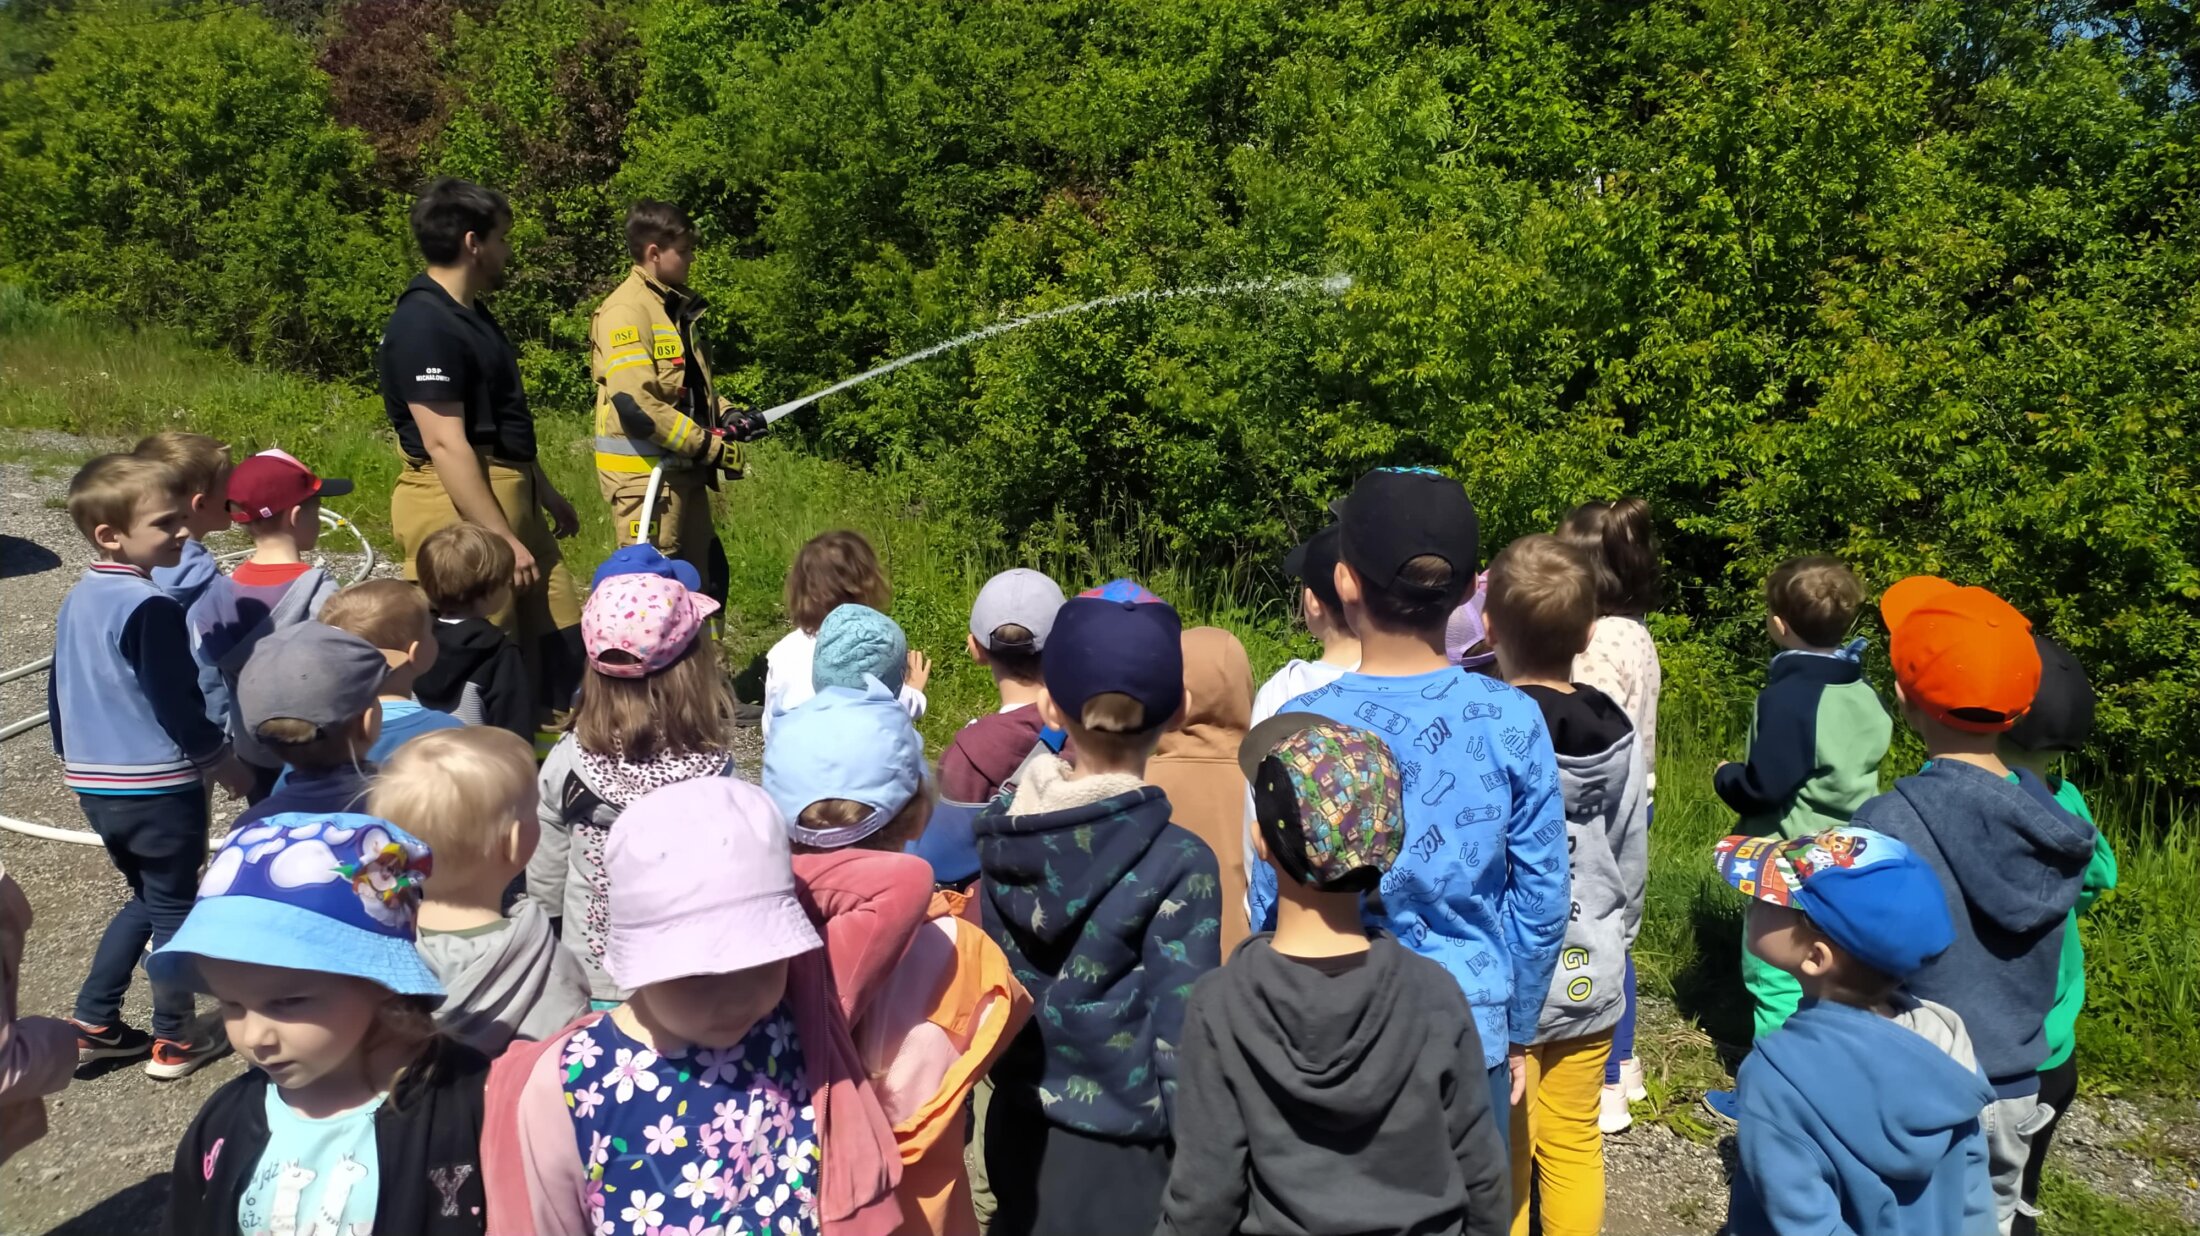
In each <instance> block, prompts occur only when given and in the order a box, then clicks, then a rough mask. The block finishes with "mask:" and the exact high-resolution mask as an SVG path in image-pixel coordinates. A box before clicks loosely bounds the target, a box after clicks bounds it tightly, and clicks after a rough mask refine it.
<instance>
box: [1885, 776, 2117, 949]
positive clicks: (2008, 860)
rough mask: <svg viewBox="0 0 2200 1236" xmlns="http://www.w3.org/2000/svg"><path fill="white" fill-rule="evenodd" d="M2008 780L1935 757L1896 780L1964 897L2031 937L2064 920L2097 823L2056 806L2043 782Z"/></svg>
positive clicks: (2001, 925) (1991, 917)
mask: <svg viewBox="0 0 2200 1236" xmlns="http://www.w3.org/2000/svg"><path fill="white" fill-rule="evenodd" d="M2017 776H2018V780H2017V781H2014V782H2012V781H2009V780H2006V779H2004V778H2001V777H1997V776H1995V775H1994V774H1992V773H1990V772H1988V771H1986V770H1985V769H1983V768H1980V767H1978V766H1976V765H1973V764H1966V763H1963V762H1961V761H1959V760H1936V761H1934V762H1933V763H1932V764H1931V765H1929V766H1928V767H1926V768H1925V770H1924V771H1922V772H1920V773H1918V774H1917V775H1916V776H1913V777H1904V778H1903V779H1901V780H1900V781H1897V782H1895V785H1894V792H1895V793H1897V794H1900V795H1901V796H1902V797H1903V798H1904V799H1906V800H1907V801H1908V802H1909V804H1910V806H1911V808H1912V809H1913V810H1915V811H1916V812H1917V815H1918V818H1919V819H1921V820H1925V821H1929V825H1930V829H1931V832H1932V835H1933V840H1934V842H1935V843H1936V844H1937V845H1938V846H1939V847H1940V852H1941V853H1942V854H1943V855H1945V856H1946V858H1947V860H1948V871H1949V875H1950V876H1951V877H1952V878H1953V879H1954V880H1955V882H1956V884H1957V885H1958V886H1959V887H1961V889H1962V890H1963V898H1964V900H1965V901H1967V902H1968V903H1970V905H1971V906H1972V908H1973V909H1974V910H1975V911H1976V912H1977V913H1979V914H1982V915H1984V916H1985V917H1986V918H1987V919H1988V920H1989V921H1991V922H1992V923H1993V924H1994V925H1995V926H1997V927H1999V928H2001V929H2002V930H2004V931H2009V932H2014V933H2018V934H2027V933H2031V932H2037V931H2041V930H2044V929H2046V928H2048V927H2050V926H2052V925H2054V924H2055V923H2058V922H2060V921H2062V919H2063V917H2064V916H2065V915H2067V914H2068V913H2069V912H2070V906H2071V903H2072V901H2073V900H2074V896H2073V895H2066V894H2070V893H2071V891H2072V889H2073V888H2074V886H2075V885H2076V883H2077V881H2078V880H2080V879H2081V878H2082V877H2083V876H2084V873H2085V867H2086V864H2087V863H2088V862H2090V861H2092V858H2093V842H2094V838H2095V836H2096V835H2097V834H2096V833H2095V832H2094V829H2093V826H2092V825H2090V824H2087V823H2086V822H2085V821H2083V820H2081V819H2079V818H2078V817H2076V816H2074V815H2072V814H2070V813H2069V812H2068V811H2065V810H2063V809H2062V808H2061V807H2060V806H2057V805H2056V804H2055V801H2054V797H2053V795H2052V794H2051V793H2049V792H2048V789H2047V787H2046V786H2045V785H2044V784H2042V783H2041V781H2040V780H2039V778H2037V777H2034V776H2033V775H2032V774H2031V773H2028V772H2019V773H2018V774H2017Z"/></svg>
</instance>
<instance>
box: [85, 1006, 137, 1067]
mask: <svg viewBox="0 0 2200 1236" xmlns="http://www.w3.org/2000/svg"><path fill="white" fill-rule="evenodd" d="M69 1024H70V1025H72V1026H75V1027H76V1062H77V1063H78V1064H90V1063H91V1062H92V1061H94V1060H127V1059H129V1058H130V1057H132V1056H142V1055H144V1054H145V1053H146V1052H148V1051H151V1050H152V1047H153V1036H152V1035H149V1034H147V1033H145V1032H144V1031H143V1030H140V1029H138V1028H137V1027H135V1026H130V1025H125V1024H123V1023H122V1022H119V1021H118V1022H116V1023H114V1024H113V1025H111V1026H87V1025H85V1024H84V1023H83V1022H81V1021H78V1020H77V1019H76V1018H74V1017H71V1018H70V1019H69Z"/></svg>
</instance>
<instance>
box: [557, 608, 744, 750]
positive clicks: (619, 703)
mask: <svg viewBox="0 0 2200 1236" xmlns="http://www.w3.org/2000/svg"><path fill="white" fill-rule="evenodd" d="M732 728H733V696H732V694H731V693H730V692H728V691H727V689H726V676H725V674H724V672H722V671H721V670H720V669H719V668H718V645H717V644H716V643H714V642H712V641H711V640H709V639H704V638H700V637H698V638H696V639H694V640H692V641H690V642H689V643H688V647H687V651H686V652H683V653H681V654H680V659H679V660H677V661H674V662H673V663H672V664H670V665H668V666H666V667H664V668H663V669H661V670H658V671H657V672H656V673H654V674H651V675H649V676H648V677H646V678H613V677H612V676H610V675H609V674H604V673H600V672H598V671H597V669H596V667H595V666H594V665H590V666H589V667H588V674H587V677H586V678H585V679H584V680H583V681H582V683H581V698H580V703H579V704H578V705H576V706H575V707H574V709H573V726H572V729H573V733H574V736H575V737H576V738H577V739H578V740H579V742H580V745H581V749H582V750H584V751H593V752H595V753H596V754H598V755H615V756H618V757H619V758H620V759H624V760H629V761H632V762H634V763H647V762H648V761H650V760H654V759H659V758H662V757H664V756H668V755H698V754H702V753H705V752H711V751H723V750H725V749H726V743H727V736H728V733H729V732H730V731H731V730H732Z"/></svg>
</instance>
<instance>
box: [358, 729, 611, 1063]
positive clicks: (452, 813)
mask: <svg viewBox="0 0 2200 1236" xmlns="http://www.w3.org/2000/svg"><path fill="white" fill-rule="evenodd" d="M367 810H368V811H369V812H370V813H372V814H374V815H376V816H380V817H381V818H383V819H386V820H388V821H390V822H391V823H393V824H396V825H397V826H398V827H400V828H403V829H405V830H406V831H407V832H410V833H412V834H413V835H414V836H416V837H419V838H420V839H422V840H423V841H426V842H427V843H428V848H429V850H430V851H431V852H432V853H434V855H435V870H434V871H433V872H432V873H431V874H430V875H429V876H428V881H427V886H426V894H427V896H426V900H424V901H423V902H422V903H421V906H420V942H419V947H420V956H421V958H422V960H424V961H426V962H427V963H428V968H429V969H430V970H433V971H434V972H435V976H436V979H437V980H438V981H439V982H441V983H442V984H443V990H444V992H445V997H444V1000H443V1003H442V1005H441V1006H440V1007H438V1008H437V1009H436V1011H435V1020H436V1024H437V1026H439V1027H440V1028H441V1029H442V1031H443V1032H444V1033H445V1034H447V1035H449V1036H450V1037H452V1038H454V1039H457V1040H458V1041H459V1042H461V1043H464V1044H465V1045H466V1046H468V1047H471V1048H473V1049H474V1050H476V1051H478V1052H480V1053H482V1054H483V1055H485V1056H490V1057H495V1056H498V1055H501V1054H503V1052H504V1049H505V1048H506V1047H508V1046H510V1044H511V1042H512V1040H513V1039H515V1038H521V1039H529V1040H540V1039H544V1038H548V1037H549V1036H551V1035H553V1034H556V1033H557V1032H558V1031H559V1030H561V1029H563V1028H564V1027H565V1024H566V1023H567V1022H569V1021H572V1020H573V1019H574V1018H576V1017H579V1016H580V1015H581V1014H583V1013H585V1012H587V1011H588V974H587V972H586V971H585V970H583V969H582V968H581V963H580V959H579V958H577V957H575V956H573V955H572V954H571V953H568V952H566V951H565V950H564V949H563V948H560V947H559V946H558V938H557V936H556V934H555V933H553V932H552V931H551V930H550V917H549V916H548V915H547V914H544V913H543V911H542V907H541V906H539V905H537V904H535V903H534V902H532V901H527V900H525V899H522V900H521V901H519V902H518V903H517V904H516V905H514V906H513V907H512V914H511V917H509V918H507V917H505V915H504V911H503V897H504V890H505V889H506V888H507V887H508V886H510V884H511V883H512V877H514V876H516V875H518V874H519V873H520V872H521V871H522V870H523V869H524V868H525V867H526V866H527V859H528V856H529V855H530V854H532V853H533V851H534V848H535V841H536V839H537V837H538V835H539V834H538V832H537V830H536V825H535V759H534V752H533V751H532V750H530V749H529V747H528V745H527V740H525V739H523V738H521V737H519V736H518V735H516V734H512V733H509V732H507V731H505V730H500V729H497V728H495V727H493V726H469V727H467V728H465V729H455V730H437V731H435V732H433V733H428V734H422V735H421V736H420V737H418V738H415V739H413V740H412V741H411V742H409V743H406V744H405V745H404V746H403V747H401V748H399V749H398V752H397V754H396V755H394V756H392V757H390V762H389V763H388V764H387V765H385V766H384V768H383V772H382V775H381V776H380V777H378V778H376V780H375V783H374V792H373V794H372V796H371V797H369V798H368V800H367Z"/></svg>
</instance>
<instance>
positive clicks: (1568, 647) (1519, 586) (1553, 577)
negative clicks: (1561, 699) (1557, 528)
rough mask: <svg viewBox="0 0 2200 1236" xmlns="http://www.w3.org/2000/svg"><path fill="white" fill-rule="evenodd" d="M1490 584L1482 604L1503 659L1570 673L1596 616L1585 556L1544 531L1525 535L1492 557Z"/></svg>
mask: <svg viewBox="0 0 2200 1236" xmlns="http://www.w3.org/2000/svg"><path fill="white" fill-rule="evenodd" d="M1488 587H1489V599H1488V600H1487V601H1486V602H1484V605H1483V608H1484V611H1485V612H1486V613H1487V614H1488V615H1489V616H1490V618H1491V619H1492V620H1493V625H1494V626H1495V627H1496V629H1497V650H1498V655H1499V657H1500V658H1501V661H1502V663H1504V664H1506V665H1508V666H1511V667H1513V668H1515V669H1520V670H1525V671H1528V672H1530V673H1534V674H1548V675H1551V676H1553V677H1559V678H1571V677H1573V665H1574V658H1575V657H1576V656H1578V655H1579V654H1580V652H1581V650H1582V649H1584V648H1587V647H1588V646H1589V629H1590V628H1591V627H1593V626H1595V625H1596V620H1597V586H1596V573H1595V571H1594V570H1593V569H1592V568H1591V567H1590V565H1589V555H1588V554H1586V553H1584V552H1582V551H1581V550H1580V549H1578V548H1576V547H1575V546H1572V545H1568V544H1567V543H1566V542H1564V541H1562V540H1560V539H1558V538H1557V537H1555V536H1551V535H1549V534H1548V533H1537V534H1535V535H1534V536H1524V537H1521V538H1520V539H1519V540H1517V541H1514V542H1513V543H1512V544H1510V545H1507V546H1506V547H1505V548H1504V549H1503V550H1502V551H1501V552H1499V554H1498V555H1497V557H1496V558H1495V559H1494V560H1492V561H1491V563H1490V579H1489V585H1488Z"/></svg>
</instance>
